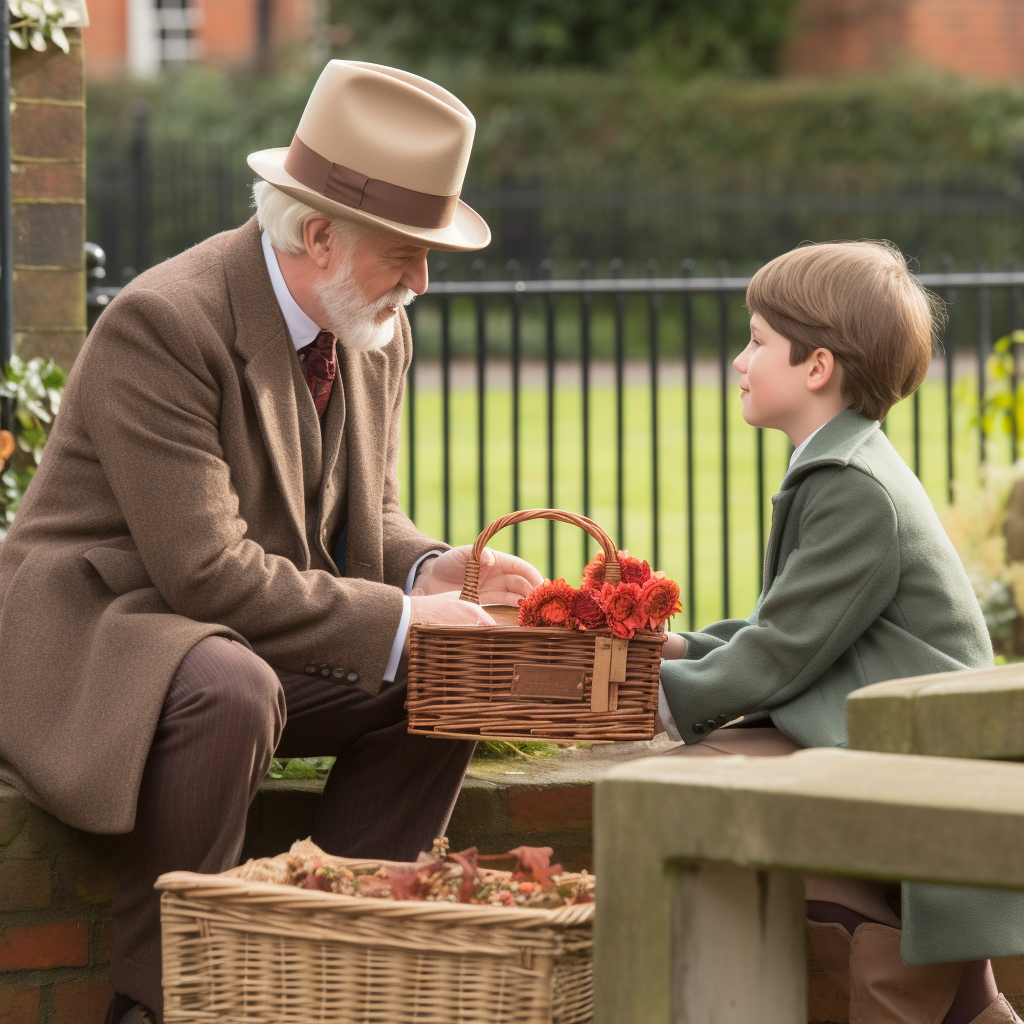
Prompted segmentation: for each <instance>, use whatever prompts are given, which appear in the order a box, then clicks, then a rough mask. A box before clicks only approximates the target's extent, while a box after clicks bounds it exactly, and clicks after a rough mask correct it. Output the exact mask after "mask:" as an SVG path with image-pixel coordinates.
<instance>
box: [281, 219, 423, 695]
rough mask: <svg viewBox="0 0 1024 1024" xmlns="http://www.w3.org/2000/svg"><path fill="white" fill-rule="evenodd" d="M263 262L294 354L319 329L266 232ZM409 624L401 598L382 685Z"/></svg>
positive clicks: (394, 667) (393, 669) (410, 579)
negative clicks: (296, 294)
mask: <svg viewBox="0 0 1024 1024" xmlns="http://www.w3.org/2000/svg"><path fill="white" fill-rule="evenodd" d="M263 258H264V259H265V260H266V263H267V273H268V274H269V275H270V284H271V286H272V287H273V289H274V298H276V299H277V304H278V305H279V306H280V307H281V315H282V316H283V317H284V323H285V326H286V327H287V328H288V335H289V337H290V338H291V339H292V344H293V345H294V346H295V351H296V352H298V350H299V349H300V348H305V347H306V346H307V345H311V344H312V343H313V342H314V341H316V336H317V335H318V334H319V333H320V326H319V325H318V324H317V322H316V321H315V320H310V318H309V317H308V316H306V314H305V313H304V312H303V311H302V308H301V307H300V306H299V304H298V303H297V302H296V301H295V298H294V296H293V295H292V293H291V292H290V291H288V285H287V284H286V283H285V280H284V275H283V274H282V273H281V266H280V264H279V263H278V262H277V253H275V252H274V247H273V246H272V245H271V244H270V237H269V236H268V235H267V233H266V231H264V232H263ZM439 554H441V552H440V551H428V552H427V553H426V554H425V555H423V556H421V557H420V558H418V559H417V560H416V562H415V563H414V565H413V567H412V568H411V569H410V570H409V575H408V576H407V577H406V580H405V593H406V594H408V593H409V591H410V590H412V588H413V584H414V583H415V582H416V573H417V572H418V571H419V567H420V566H421V565H422V564H423V561H424V559H427V558H430V557H431V556H432V555H439ZM411 621H412V602H410V600H409V598H408V597H403V598H402V618H401V620H400V621H399V623H398V633H397V634H396V635H395V642H394V643H393V644H392V645H391V657H389V658H388V664H387V668H385V669H384V682H385V683H393V682H394V681H395V675H396V674H397V672H398V662H399V660H400V659H401V657H402V649H403V648H404V647H405V638H406V635H407V634H408V632H409V623H410V622H411Z"/></svg>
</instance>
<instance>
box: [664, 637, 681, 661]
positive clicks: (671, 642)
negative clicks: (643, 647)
mask: <svg viewBox="0 0 1024 1024" xmlns="http://www.w3.org/2000/svg"><path fill="white" fill-rule="evenodd" d="M685 657H686V637H685V636H680V635H679V634H678V633H667V634H666V637H665V646H664V647H662V649H661V658H662V661H675V660H677V659H678V658H685Z"/></svg>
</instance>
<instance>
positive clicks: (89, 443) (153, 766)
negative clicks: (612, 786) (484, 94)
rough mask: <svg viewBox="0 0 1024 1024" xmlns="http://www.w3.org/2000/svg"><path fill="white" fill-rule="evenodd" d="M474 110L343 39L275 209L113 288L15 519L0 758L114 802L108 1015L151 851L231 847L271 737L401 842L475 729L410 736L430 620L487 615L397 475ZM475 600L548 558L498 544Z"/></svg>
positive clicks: (333, 824) (363, 827) (431, 825)
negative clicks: (416, 309) (115, 871)
mask: <svg viewBox="0 0 1024 1024" xmlns="http://www.w3.org/2000/svg"><path fill="white" fill-rule="evenodd" d="M473 132H474V121H473V118H472V116H471V115H470V113H469V111H468V110H467V109H466V107H465V106H463V104H462V103H460V102H459V100H457V99H456V98H455V97H454V96H452V95H451V94H449V93H447V92H446V91H445V90H443V89H441V88H439V87H438V86H436V85H434V84H432V83H431V82H427V81H425V80H423V79H421V78H417V77H415V76H414V75H409V74H406V73H405V72H402V71H396V70H394V69H391V68H384V67H379V66H376V65H372V64H359V63H352V62H344V61H332V62H331V63H330V64H329V65H328V66H327V68H326V69H325V71H324V72H323V74H322V75H321V77H320V79H319V81H318V83H317V85H316V87H315V88H314V90H313V93H312V95H311V97H310V100H309V103H308V105H307V107H306V110H305V113H304V114H303V116H302V120H301V121H300V123H299V127H298V130H297V133H296V135H295V138H294V140H293V141H292V144H291V146H290V147H289V148H287V149H280V150H268V151H264V152H261V153H255V154H253V155H252V156H250V158H249V163H250V165H251V166H252V168H253V169H254V170H255V171H256V172H257V173H258V174H259V175H260V177H261V178H262V179H263V180H262V181H259V182H257V184H256V185H255V186H254V189H253V191H254V198H255V204H256V211H257V212H256V217H255V218H254V219H253V220H251V221H250V222H249V223H248V224H246V225H244V226H243V227H241V228H238V229H237V230H235V231H229V232H226V233H225V234H222V235H218V236H216V237H214V238H211V239H209V240H208V241H206V242H204V243H202V244H201V245H198V246H196V247H195V248H194V249H191V250H189V251H188V252H186V253H184V254H182V255H181V256H178V257H176V258H174V259H172V260H169V261H168V262H167V263H164V264H162V265H161V266H159V267H157V268H155V269H153V270H151V271H149V272H147V273H145V274H143V275H141V276H140V277H139V278H137V279H136V280H135V281H133V282H132V283H131V285H129V286H128V287H127V288H125V289H124V291H123V292H122V294H121V295H120V296H119V297H118V298H117V299H116V300H115V301H114V302H113V303H111V305H110V307H109V309H108V310H107V311H106V312H105V313H104V314H103V316H102V317H101V318H100V320H99V322H98V323H97V325H96V327H95V329H94V330H93V332H92V334H91V336H90V338H89V340H88V341H87V342H86V345H85V347H84V348H83V350H82V353H81V355H80V356H79V358H78V361H77V362H76V364H75V366H74V369H73V371H72V373H71V377H70V379H69V381H68V385H67V389H66V391H65V395H64V401H63V405H62V408H61V411H60V415H59V416H58V418H57V422H56V424H55V427H54V430H53V434H52V436H51V438H50V441H49V443H48V445H47V448H46V452H45V455H44V457H43V460H42V464H41V466H40V467H39V471H38V472H37V474H36V477H35V479H34V480H33V482H32V486H31V487H30V488H29V491H28V493H27V494H26V496H25V499H24V502H23V503H22V505H21V508H20V510H19V512H18V516H17V519H16V521H15V524H14V526H13V529H12V530H11V532H10V535H9V537H8V539H7V541H6V542H5V543H4V544H3V546H2V547H0V608H2V617H0V643H2V645H3V647H2V654H0V706H2V707H3V714H2V715H0V778H3V779H5V780H6V781H8V782H10V783H12V784H13V785H15V786H17V787H18V788H19V789H20V790H21V791H22V792H23V793H24V794H25V795H26V796H27V797H28V798H29V799H30V800H32V801H34V802H35V803H37V804H39V805H40V806H42V807H44V808H46V809H47V810H49V811H51V812H52V813H53V814H55V815H56V816H57V817H58V818H60V819H62V820H63V821H65V822H67V823H68V824H70V825H74V826H76V827H78V828H82V829H86V830H89V831H92V832H102V833H124V834H126V835H125V838H124V841H123V854H122V863H121V867H120V872H119V878H118V886H117V892H116V895H115V898H114V945H113V954H112V959H111V981H112V984H113V986H114V988H115V991H116V992H117V993H118V996H117V997H116V998H115V1000H114V1002H113V1004H112V1005H111V1008H110V1013H109V1014H108V1022H110V1024H117V1022H119V1021H121V1020H122V1019H124V1020H125V1021H131V1020H139V1019H143V1007H146V1008H149V1010H150V1011H151V1012H152V1013H153V1015H154V1016H157V1017H159V1014H160V1012H161V1001H162V1000H161V979H160V945H159V941H160V940H159V928H158V905H157V900H156V898H155V894H154V892H153V889H152V885H153V881H154V880H155V879H156V877H157V875H159V874H160V873H162V872H164V871H168V870H172V869H191V870H195V871H204V872H215V871H221V870H224V869H225V868H228V867H230V866H232V865H233V864H234V863H236V862H237V858H238V855H239V852H240V850H241V843H242V837H243V832H244V826H245V818H246V810H247V808H248V806H249V803H250V802H251V800H252V798H253V796H254V795H255V793H256V789H257V787H258V786H259V783H260V781H261V779H262V778H263V777H264V774H265V773H266V771H267V767H268V765H269V763H270V759H271V756H272V755H273V754H274V753H275V752H276V753H277V754H279V755H281V756H285V757H288V756H296V755H304V754H325V755H334V756H336V757H337V763H336V764H335V767H334V770H333V771H332V772H331V776H330V778H329V780H328V782H327V785H326V788H325V790H324V795H323V798H322V800H321V803H320V808H319V813H318V816H317V820H316V825H315V828H314V832H313V838H314V839H315V840H316V841H317V842H318V843H320V844H321V845H322V846H324V847H325V848H327V849H328V850H330V851H332V852H336V853H339V854H350V855H355V856H363V855H372V856H380V857H387V858H395V859H411V858H415V856H416V854H417V853H418V852H419V851H420V850H421V849H423V848H424V847H425V846H429V844H430V841H431V840H432V839H433V838H434V837H435V836H437V835H439V834H442V833H443V831H444V829H445V826H446V824H447V821H448V816H449V814H450V812H451V807H452V805H453V802H454V800H455V797H456V795H457V793H458V790H459V786H460V783H461V781H462V777H463V774H464V772H465V769H466V765H467V763H468V761H469V758H470V755H471V753H472V749H473V745H472V743H468V742H461V741H451V740H440V739H430V738H425V737H419V736H410V735H409V734H408V733H407V732H406V721H405V712H404V700H405V686H404V681H403V667H402V656H403V649H404V646H405V644H406V637H407V633H408V629H409V624H410V623H411V622H421V621H426V622H446V623H481V622H484V623H486V622H490V621H491V620H490V618H489V617H488V616H487V615H486V614H485V613H484V612H483V611H482V610H481V609H480V608H479V607H477V606H475V605H470V604H467V603H465V602H462V601H459V600H458V599H457V595H456V594H454V593H452V592H453V591H457V590H458V588H459V586H460V585H461V582H462V573H463V568H464V566H465V562H466V558H467V555H468V549H465V548H463V549H455V550H448V549H446V547H445V545H443V544H440V543H438V542H437V541H434V540H431V539H429V538H428V537H426V536H424V535H423V534H421V533H420V532H419V531H418V530H417V529H416V528H415V527H414V526H413V524H412V523H411V522H410V521H409V520H408V519H407V518H406V517H405V515H404V514H403V513H402V511H401V509H400V507H399V504H398V484H397V480H396V460H397V453H398V435H399V415H400V411H401V405H402V396H403V388H404V382H405V373H406V370H407V368H408V365H409V360H410V358H411V353H412V341H411V337H410V333H409V325H408V320H407V318H406V316H405V313H404V310H403V306H404V305H406V304H407V303H408V302H409V301H410V300H411V299H412V298H413V297H414V295H416V294H420V293H422V292H423V291H424V290H425V289H426V287H427V265H426V256H427V251H428V249H430V248H442V249H453V250H470V249H478V248H481V247H483V246H485V245H486V244H487V243H488V241H489V239H490V233H489V231H488V229H487V226H486V224H485V223H484V222H483V221H482V220H481V218H480V217H479V216H478V215H477V214H475V213H474V212H473V211H472V210H471V209H470V208H469V207H468V206H466V205H465V204H464V203H462V202H461V201H459V198H458V194H459V190H460V189H461V186H462V180H463V176H464V174H465V168H466V163H467V161H468V157H469V151H470V147H471V144H472V139H473ZM485 562H486V563H487V564H486V568H485V573H484V579H483V581H482V582H483V590H484V601H485V603H486V602H503V603H509V604H512V603H515V601H516V600H517V599H518V598H519V597H520V596H521V595H524V594H527V593H529V591H530V590H531V589H532V587H533V586H534V585H535V584H537V583H538V582H540V577H539V575H538V573H537V571H536V570H535V569H534V568H533V567H532V566H530V565H528V564H526V563H524V562H521V561H520V560H518V559H512V558H511V557H509V556H506V555H500V554H498V555H496V554H494V553H491V554H489V555H488V556H486V558H485Z"/></svg>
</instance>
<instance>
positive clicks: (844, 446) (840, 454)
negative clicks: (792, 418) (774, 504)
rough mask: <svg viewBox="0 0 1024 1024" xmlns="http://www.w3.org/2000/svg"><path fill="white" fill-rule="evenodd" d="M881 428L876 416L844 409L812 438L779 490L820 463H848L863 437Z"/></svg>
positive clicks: (782, 489) (860, 444)
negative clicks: (874, 417) (871, 417)
mask: <svg viewBox="0 0 1024 1024" xmlns="http://www.w3.org/2000/svg"><path fill="white" fill-rule="evenodd" d="M880 429H881V427H880V425H879V423H878V421H877V420H872V419H868V417H867V416H862V415H861V414H860V413H859V412H854V410H853V409H844V410H843V411H842V412H841V413H840V414H839V415H838V416H836V417H834V418H833V419H831V420H829V421H828V423H826V424H825V425H824V426H823V427H822V428H821V429H820V430H819V431H818V432H817V433H816V434H815V435H814V437H812V438H811V440H810V443H809V444H808V445H807V449H806V450H805V451H804V452H803V454H802V455H801V456H800V458H799V459H797V461H796V462H795V463H794V464H793V466H791V467H790V469H789V470H788V471H787V473H786V475H785V476H784V477H783V478H782V485H781V487H780V488H779V489H780V491H786V490H789V489H790V488H793V487H795V486H796V485H797V484H798V483H799V482H800V481H801V480H802V479H803V478H804V477H805V476H806V475H807V474H808V473H810V472H812V471H813V470H815V469H819V468H820V467H821V466H848V465H849V464H850V462H851V460H852V459H853V457H854V456H855V455H856V454H857V452H858V451H859V450H860V448H861V447H862V446H863V444H864V443H865V441H867V440H868V438H870V437H872V436H873V435H874V434H875V433H877V432H878V431H879V430H880Z"/></svg>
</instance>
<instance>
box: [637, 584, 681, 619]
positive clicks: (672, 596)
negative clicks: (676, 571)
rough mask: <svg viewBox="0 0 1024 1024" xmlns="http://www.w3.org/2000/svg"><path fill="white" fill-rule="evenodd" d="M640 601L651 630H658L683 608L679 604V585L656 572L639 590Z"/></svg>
mask: <svg viewBox="0 0 1024 1024" xmlns="http://www.w3.org/2000/svg"><path fill="white" fill-rule="evenodd" d="M640 600H641V602H642V604H643V612H644V615H645V617H646V618H647V620H648V621H649V622H650V624H651V629H660V628H661V627H662V626H663V625H664V624H665V622H666V621H667V620H668V619H670V618H671V617H672V616H673V615H675V613H676V612H681V611H682V610H683V606H682V605H681V604H680V603H679V584H678V583H676V582H675V580H670V579H669V578H668V577H667V576H666V575H665V574H664V573H663V572H656V573H655V574H654V575H653V576H652V577H651V578H650V579H649V580H648V581H647V582H646V583H645V584H644V585H643V587H642V588H641V591H640Z"/></svg>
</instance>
